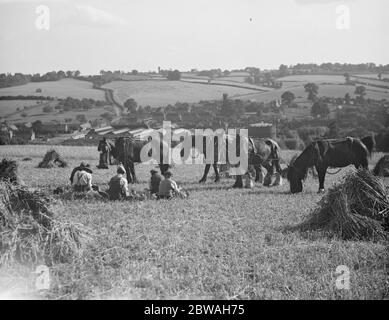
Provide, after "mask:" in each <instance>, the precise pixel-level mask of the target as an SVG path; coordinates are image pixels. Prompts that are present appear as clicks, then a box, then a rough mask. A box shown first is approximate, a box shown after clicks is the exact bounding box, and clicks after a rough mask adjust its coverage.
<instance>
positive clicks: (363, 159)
mask: <svg viewBox="0 0 389 320" xmlns="http://www.w3.org/2000/svg"><path fill="white" fill-rule="evenodd" d="M374 146H375V142H374V138H373V137H365V138H363V139H356V138H351V137H347V138H345V139H323V140H317V141H314V142H312V143H310V144H309V145H308V147H306V148H305V150H304V151H303V152H302V153H301V154H300V155H299V156H298V157H297V158H296V160H295V161H294V162H293V163H291V164H290V166H289V169H288V174H287V178H288V181H289V184H290V192H291V193H299V192H302V191H303V184H302V181H303V180H304V179H305V177H306V176H307V172H308V168H310V167H312V166H315V168H316V170H317V174H318V177H319V192H323V191H324V180H325V175H326V173H327V169H328V168H343V167H347V166H348V165H354V166H355V167H356V168H357V169H358V168H360V167H362V168H364V169H368V164H369V163H368V158H369V156H370V155H371V153H372V152H373V149H374Z"/></svg>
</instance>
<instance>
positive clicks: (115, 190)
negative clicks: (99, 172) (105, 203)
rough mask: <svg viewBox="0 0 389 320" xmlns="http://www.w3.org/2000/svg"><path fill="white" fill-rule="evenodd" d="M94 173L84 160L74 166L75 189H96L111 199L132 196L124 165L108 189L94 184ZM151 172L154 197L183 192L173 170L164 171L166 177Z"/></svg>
mask: <svg viewBox="0 0 389 320" xmlns="http://www.w3.org/2000/svg"><path fill="white" fill-rule="evenodd" d="M92 173H93V172H92V170H91V168H90V165H89V164H86V163H84V162H82V163H81V164H80V165H79V166H78V167H76V168H74V169H73V171H72V173H71V175H70V183H71V185H72V188H73V190H74V191H75V192H78V193H87V192H90V191H92V190H94V191H97V192H99V194H100V195H102V196H103V197H105V198H108V199H109V200H123V199H126V198H128V197H129V196H130V191H129V188H128V181H127V178H126V170H125V169H124V167H123V165H119V166H118V168H117V170H116V175H115V176H114V177H112V178H111V179H110V181H109V184H108V189H107V191H100V190H99V188H98V187H97V186H94V185H93V184H92ZM150 174H151V177H150V180H149V189H148V190H147V191H148V192H149V193H150V196H151V197H152V198H156V199H171V198H173V197H175V196H180V195H182V194H183V193H182V190H181V189H180V188H179V187H178V185H177V183H176V182H175V181H174V180H173V179H172V177H173V174H172V172H171V171H167V172H165V173H164V179H162V177H161V176H160V175H159V174H158V172H157V171H156V170H151V171H150Z"/></svg>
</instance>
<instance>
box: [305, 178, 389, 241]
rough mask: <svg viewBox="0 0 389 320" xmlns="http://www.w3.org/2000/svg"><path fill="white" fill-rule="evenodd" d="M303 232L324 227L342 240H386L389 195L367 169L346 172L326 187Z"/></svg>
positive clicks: (388, 235) (387, 237)
mask: <svg viewBox="0 0 389 320" xmlns="http://www.w3.org/2000/svg"><path fill="white" fill-rule="evenodd" d="M300 228H301V229H302V230H304V231H307V230H316V229H323V230H326V231H328V232H329V233H330V234H333V235H336V236H339V237H341V238H343V239H345V240H350V239H353V240H384V239H389V198H388V195H387V192H386V188H385V186H384V185H383V183H382V181H381V180H380V179H378V178H377V177H375V176H373V175H372V174H371V173H370V172H369V171H366V170H359V171H356V172H353V173H350V174H348V175H347V176H346V177H345V178H344V181H343V182H342V183H340V184H338V185H335V186H334V187H333V188H331V189H329V190H328V192H327V194H326V195H325V196H324V197H323V198H322V199H321V200H320V202H319V203H318V207H317V208H316V209H315V210H314V211H313V213H312V215H311V217H310V218H309V219H308V220H307V221H306V222H304V223H303V224H301V225H300Z"/></svg>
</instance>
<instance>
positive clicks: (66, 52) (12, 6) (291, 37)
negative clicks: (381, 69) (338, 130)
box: [0, 0, 389, 74]
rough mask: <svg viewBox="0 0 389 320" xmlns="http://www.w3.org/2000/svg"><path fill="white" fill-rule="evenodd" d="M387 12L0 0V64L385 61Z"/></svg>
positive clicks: (282, 5)
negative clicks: (346, 14)
mask: <svg viewBox="0 0 389 320" xmlns="http://www.w3.org/2000/svg"><path fill="white" fill-rule="evenodd" d="M40 5H45V6H47V7H48V8H49V10H50V11H49V12H50V24H49V25H50V29H49V30H38V28H37V27H36V20H37V18H38V17H39V16H40V14H39V13H37V12H36V9H37V7H38V6H40ZM340 5H346V6H347V7H348V8H349V10H350V28H349V29H343V30H339V29H338V28H337V20H339V16H340V13H337V8H338V6H340ZM388 12H389V1H387V0H344V1H339V0H206V1H205V0H110V1H103V0H79V1H75V0H50V1H44V0H0V72H1V73H2V72H12V73H13V72H23V73H36V72H39V73H44V72H47V71H50V70H60V69H62V70H65V71H66V70H76V69H78V70H80V71H81V72H82V73H83V74H93V73H97V72H99V71H100V70H101V69H105V70H125V71H128V70H132V69H138V70H140V71H150V70H156V69H157V68H158V66H161V67H162V68H165V69H169V68H173V69H175V68H177V69H180V70H189V69H191V68H197V69H207V68H222V69H234V68H244V67H247V66H256V67H259V68H261V69H266V68H278V66H279V65H280V64H281V63H283V64H288V65H289V64H295V63H298V62H306V63H308V62H315V63H322V62H350V63H361V62H374V63H377V64H388V63H389V42H388V40H387V32H388V30H389V19H388V18H387V13H388Z"/></svg>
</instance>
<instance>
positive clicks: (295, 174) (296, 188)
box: [285, 156, 306, 193]
mask: <svg viewBox="0 0 389 320" xmlns="http://www.w3.org/2000/svg"><path fill="white" fill-rule="evenodd" d="M296 158H297V157H296V156H295V157H293V158H292V160H291V161H290V163H289V165H288V167H287V168H286V169H285V171H286V178H287V179H288V181H289V185H290V192H291V193H299V192H302V191H303V180H304V179H305V176H306V173H305V172H304V170H300V169H299V168H298V167H297V166H296Z"/></svg>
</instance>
